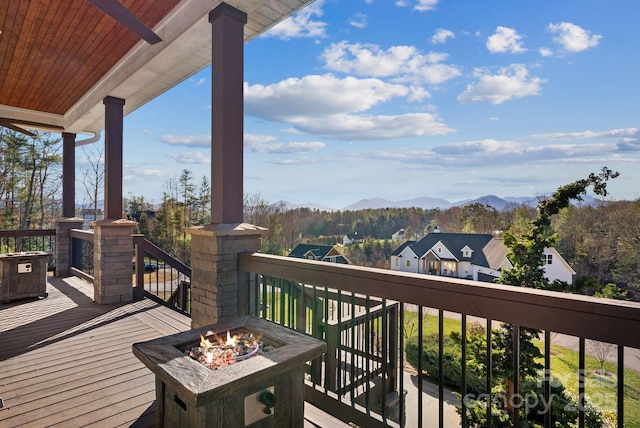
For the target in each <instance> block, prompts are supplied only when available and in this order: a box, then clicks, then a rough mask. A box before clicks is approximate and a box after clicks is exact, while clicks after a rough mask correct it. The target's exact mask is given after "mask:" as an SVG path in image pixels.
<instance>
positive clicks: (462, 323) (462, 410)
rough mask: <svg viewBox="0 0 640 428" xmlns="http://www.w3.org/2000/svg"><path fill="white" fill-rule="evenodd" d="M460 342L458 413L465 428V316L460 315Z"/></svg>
mask: <svg viewBox="0 0 640 428" xmlns="http://www.w3.org/2000/svg"><path fill="white" fill-rule="evenodd" d="M460 330H461V335H460V341H461V342H462V343H461V345H462V349H461V350H460V354H461V355H460V362H461V365H462V368H461V370H462V373H461V379H460V395H461V397H462V399H461V400H460V413H461V414H462V428H466V427H467V417H466V415H467V407H466V405H465V403H464V397H465V395H467V315H466V314H462V315H461V319H460Z"/></svg>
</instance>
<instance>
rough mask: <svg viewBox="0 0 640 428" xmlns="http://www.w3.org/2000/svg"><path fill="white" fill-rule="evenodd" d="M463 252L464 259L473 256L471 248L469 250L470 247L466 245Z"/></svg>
mask: <svg viewBox="0 0 640 428" xmlns="http://www.w3.org/2000/svg"><path fill="white" fill-rule="evenodd" d="M461 252H462V257H467V258H469V257H471V254H473V250H472V249H471V248H469V246H468V245H465V246H464V248H462V250H461Z"/></svg>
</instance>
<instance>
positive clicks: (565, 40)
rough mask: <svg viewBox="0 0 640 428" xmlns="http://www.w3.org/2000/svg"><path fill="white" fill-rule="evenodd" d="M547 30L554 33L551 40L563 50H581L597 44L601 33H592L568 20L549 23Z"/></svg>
mask: <svg viewBox="0 0 640 428" xmlns="http://www.w3.org/2000/svg"><path fill="white" fill-rule="evenodd" d="M547 30H548V31H549V32H551V33H552V34H554V35H555V36H554V37H553V41H554V42H556V43H557V44H559V45H560V46H561V48H562V50H563V51H565V52H582V51H584V50H587V49H589V48H592V47H595V46H598V43H599V41H600V39H601V38H602V36H601V35H599V34H594V35H592V34H591V33H590V32H589V31H587V30H585V29H583V28H582V27H579V26H578V25H575V24H572V23H570V22H560V23H557V24H549V26H548V27H547Z"/></svg>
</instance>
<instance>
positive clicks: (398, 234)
mask: <svg viewBox="0 0 640 428" xmlns="http://www.w3.org/2000/svg"><path fill="white" fill-rule="evenodd" d="M403 239H404V229H400V230H398V231H397V232H396V233H394V234H393V235H391V240H392V241H402V240H403Z"/></svg>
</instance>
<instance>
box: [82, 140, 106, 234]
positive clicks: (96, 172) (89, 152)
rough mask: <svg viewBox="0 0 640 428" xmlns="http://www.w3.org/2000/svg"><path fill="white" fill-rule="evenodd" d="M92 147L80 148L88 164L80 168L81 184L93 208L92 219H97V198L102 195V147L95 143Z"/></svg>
mask: <svg viewBox="0 0 640 428" xmlns="http://www.w3.org/2000/svg"><path fill="white" fill-rule="evenodd" d="M92 147H93V148H92V149H88V148H87V147H83V148H82V152H83V153H84V155H85V162H86V163H87V164H88V165H89V166H88V167H87V168H84V169H83V170H82V186H83V187H84V190H85V193H86V195H85V196H86V197H87V198H88V199H89V203H90V206H91V207H92V209H93V220H94V221H95V220H97V219H98V218H97V217H98V201H99V200H100V199H99V198H100V196H101V195H104V147H103V146H95V145H94V146H92Z"/></svg>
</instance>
